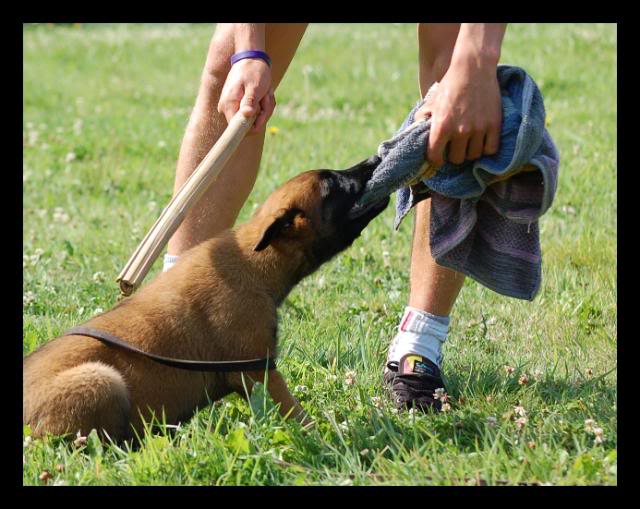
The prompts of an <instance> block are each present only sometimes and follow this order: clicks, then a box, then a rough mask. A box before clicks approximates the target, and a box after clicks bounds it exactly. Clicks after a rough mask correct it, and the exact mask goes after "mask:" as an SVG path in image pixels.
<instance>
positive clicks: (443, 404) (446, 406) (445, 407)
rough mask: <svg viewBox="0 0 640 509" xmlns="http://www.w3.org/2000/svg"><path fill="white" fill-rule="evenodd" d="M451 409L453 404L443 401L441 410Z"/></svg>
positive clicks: (447, 410)
mask: <svg viewBox="0 0 640 509" xmlns="http://www.w3.org/2000/svg"><path fill="white" fill-rule="evenodd" d="M450 410H451V405H450V404H449V403H442V406H441V407H440V411H442V412H449V411H450Z"/></svg>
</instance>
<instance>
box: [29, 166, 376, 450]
mask: <svg viewBox="0 0 640 509" xmlns="http://www.w3.org/2000/svg"><path fill="white" fill-rule="evenodd" d="M379 162H380V159H379V158H378V157H377V156H374V157H371V158H369V159H367V160H365V161H362V162H360V163H359V164H357V165H355V166H353V167H351V168H349V169H347V170H342V171H336V170H312V171H307V172H304V173H301V174H299V175H298V176H296V177H294V178H292V179H291V180H289V181H288V182H286V183H285V184H284V185H282V186H281V187H279V188H278V189H276V190H275V191H274V192H273V193H272V194H271V195H270V196H269V197H268V199H267V200H266V202H265V203H264V204H263V205H262V206H261V207H259V208H258V209H257V210H256V212H255V214H254V215H253V216H252V218H251V219H250V220H249V221H248V222H246V223H244V224H242V225H240V226H238V227H237V228H235V229H231V230H227V231H225V232H223V233H222V234H220V235H218V236H216V237H214V238H211V239H209V240H207V241H205V242H202V243H201V244H199V245H197V246H195V247H193V248H192V249H190V250H189V251H186V252H185V253H183V255H182V256H181V257H180V259H179V260H178V262H177V263H176V264H175V265H174V266H173V267H172V268H171V269H170V270H168V271H167V272H163V273H161V274H159V275H158V276H157V277H156V278H155V279H154V280H153V281H151V282H150V283H148V284H147V285H145V286H143V287H142V288H141V289H140V290H139V291H138V293H137V294H135V295H133V296H131V297H128V298H126V299H124V300H122V301H120V302H119V303H117V304H116V305H115V306H114V307H113V308H112V309H111V310H109V311H107V312H105V313H102V314H100V315H97V316H95V317H93V318H91V319H90V320H89V321H88V322H86V323H85V324H84V325H86V326H88V327H92V328H96V329H100V330H102V331H106V332H108V333H110V334H113V335H116V336H118V337H120V338H123V339H125V340H126V341H127V342H128V343H129V344H131V345H133V346H135V347H137V348H138V349H140V350H143V351H144V352H149V353H153V354H157V355H163V356H171V357H178V358H182V359H194V360H213V361H231V360H243V359H255V358H265V357H269V356H271V357H273V356H274V355H275V352H276V342H277V308H278V306H279V305H280V304H281V303H282V301H283V300H284V299H285V297H286V296H287V295H288V293H289V292H290V291H291V289H292V288H293V287H294V286H295V285H296V284H297V283H298V282H300V280H302V279H303V278H304V277H306V276H308V275H309V274H311V273H312V272H314V271H315V270H316V269H317V268H318V267H320V266H321V265H322V264H323V263H325V262H327V261H328V260H330V259H331V258H333V257H334V256H335V255H336V254H338V253H339V252H341V251H343V250H344V249H346V248H348V247H349V246H350V245H351V244H352V243H353V241H354V240H355V239H356V238H357V237H358V236H359V235H360V233H361V232H362V230H363V229H364V228H365V227H366V226H367V225H368V224H369V222H370V221H371V220H372V219H374V218H375V217H376V216H377V215H378V214H380V213H381V212H382V211H383V210H384V209H385V208H386V206H387V205H388V203H389V197H388V196H387V197H385V198H384V199H381V200H380V201H378V202H376V203H374V204H372V205H370V206H369V208H367V209H364V210H361V211H360V210H358V213H357V215H354V214H353V213H351V214H350V211H351V209H352V208H354V204H355V203H356V201H357V199H358V198H359V197H360V196H361V194H362V192H363V189H364V187H365V184H366V182H367V181H368V180H369V179H370V178H371V175H372V174H373V171H374V169H375V168H376V166H377V165H378V164H379ZM354 210H355V208H354ZM265 368H266V366H265ZM266 379H267V381H266V389H267V391H268V392H269V394H270V396H271V397H272V398H273V400H274V402H275V403H276V404H278V405H279V411H280V413H281V414H282V415H283V416H285V417H291V416H292V417H295V418H296V419H298V420H299V421H300V422H302V423H303V424H307V423H310V420H309V418H308V416H307V415H306V414H305V412H304V410H303V409H302V408H301V406H300V404H299V403H298V401H297V400H296V399H295V397H294V396H293V395H292V394H291V392H290V391H289V388H288V387H287V384H286V382H285V380H284V379H283V377H282V375H281V374H280V373H279V372H278V371H277V369H272V370H269V371H268V372H267V377H266ZM263 380H265V371H264V370H262V371H244V372H231V373H214V372H197V371H186V370H183V369H178V368H175V367H169V366H164V365H161V364H158V363H156V362H154V361H153V360H150V359H149V358H146V357H144V356H142V355H138V354H135V353H132V352H129V351H126V350H123V349H120V348H114V347H112V346H109V345H105V344H104V343H103V342H101V341H98V340H97V339H94V338H90V337H86V336H83V335H73V334H72V335H65V336H61V337H58V338H56V339H54V340H52V341H49V342H48V343H46V344H44V345H43V346H41V347H40V348H38V349H37V350H36V351H34V352H33V353H31V354H30V355H28V356H27V357H25V359H24V360H23V423H24V424H28V425H29V426H30V427H31V429H32V434H33V436H34V437H39V436H43V435H45V434H47V433H49V434H53V435H69V434H75V433H77V432H80V433H81V434H82V435H86V434H87V433H89V431H90V430H92V429H94V428H95V429H96V430H98V431H99V432H100V434H101V436H103V437H104V436H105V434H106V435H107V436H108V437H110V438H111V439H112V440H114V441H121V440H125V439H127V438H130V437H133V436H134V433H135V434H138V436H142V433H143V432H144V423H145V422H149V421H150V420H151V419H152V418H153V417H156V418H159V417H161V416H163V418H164V419H165V422H166V423H167V424H177V423H178V422H181V421H184V420H187V419H188V418H189V417H191V416H192V415H193V414H194V412H195V411H196V410H197V409H198V408H203V407H204V406H206V405H207V404H209V403H210V402H212V401H215V400H218V399H220V398H222V397H224V396H226V395H228V394H230V393H233V392H236V393H238V394H240V395H241V396H244V397H246V395H247V392H249V393H250V392H251V389H252V387H253V384H254V383H255V382H258V381H263Z"/></svg>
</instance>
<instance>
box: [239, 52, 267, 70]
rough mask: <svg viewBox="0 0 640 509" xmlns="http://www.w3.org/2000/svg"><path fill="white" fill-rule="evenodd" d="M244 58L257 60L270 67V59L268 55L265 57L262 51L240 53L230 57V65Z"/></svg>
mask: <svg viewBox="0 0 640 509" xmlns="http://www.w3.org/2000/svg"><path fill="white" fill-rule="evenodd" d="M245 58H259V59H261V60H264V61H265V62H266V63H267V65H268V66H269V67H271V58H269V55H267V54H266V53H265V52H264V51H259V50H248V51H240V52H239V53H236V54H235V55H232V56H231V65H233V64H235V63H236V62H238V61H240V60H242V59H245Z"/></svg>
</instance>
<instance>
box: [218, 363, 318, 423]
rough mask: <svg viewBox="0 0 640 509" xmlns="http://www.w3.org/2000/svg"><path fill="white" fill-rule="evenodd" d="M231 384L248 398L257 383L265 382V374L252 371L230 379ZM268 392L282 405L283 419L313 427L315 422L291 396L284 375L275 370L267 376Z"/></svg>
mask: <svg viewBox="0 0 640 509" xmlns="http://www.w3.org/2000/svg"><path fill="white" fill-rule="evenodd" d="M229 380H230V382H231V384H232V385H233V386H234V387H236V392H238V394H241V395H243V396H245V397H248V395H249V394H251V391H252V390H253V386H254V384H255V383H256V382H259V381H261V380H264V372H258V371H251V372H245V373H244V376H242V374H237V375H236V374H234V375H232V376H231V377H230V378H229ZM267 391H268V392H269V394H270V395H271V398H272V399H273V401H274V402H275V403H276V404H278V405H280V414H281V415H282V416H283V417H287V418H288V417H293V418H295V419H296V420H297V421H298V422H300V423H301V424H302V425H303V426H308V425H311V424H312V422H313V421H311V419H310V418H309V417H308V416H307V414H306V412H305V411H304V409H303V408H302V407H301V406H300V403H298V400H297V399H296V398H295V397H294V396H293V394H291V392H290V391H289V387H287V383H286V382H285V381H284V378H282V375H281V374H280V373H279V372H278V371H276V370H275V369H273V370H270V371H269V373H268V374H267Z"/></svg>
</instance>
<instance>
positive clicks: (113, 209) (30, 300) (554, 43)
mask: <svg viewBox="0 0 640 509" xmlns="http://www.w3.org/2000/svg"><path fill="white" fill-rule="evenodd" d="M212 31H213V27H212V26H211V25H170V26H156V25H124V26H123V25H115V26H81V27H76V28H74V27H72V26H66V27H58V26H56V27H53V28H51V27H47V26H46V25H42V26H38V27H25V29H24V123H23V139H24V162H23V185H24V188H23V198H24V210H23V223H24V226H23V241H24V262H23V278H24V290H23V293H24V299H23V300H24V308H23V319H24V336H23V352H24V354H25V355H26V354H27V353H29V352H31V351H32V350H33V349H35V348H36V347H37V346H38V345H40V344H42V343H44V342H46V341H48V340H49V339H51V338H53V337H55V336H56V335H58V334H59V333H61V332H63V331H64V330H65V329H66V328H68V327H70V326H72V325H77V324H80V323H81V322H83V321H84V320H86V319H88V318H89V317H91V316H92V315H93V314H95V313H96V310H98V309H108V308H109V307H111V306H112V305H113V304H114V303H115V301H116V298H117V296H118V289H117V285H116V284H115V282H114V280H115V278H116V276H117V274H118V273H119V271H120V269H121V268H122V266H123V264H124V263H125V262H126V261H127V259H128V258H129V256H130V254H131V253H132V251H133V249H134V248H135V247H136V246H137V244H138V242H139V241H140V240H141V239H142V237H143V236H144V234H145V233H146V231H147V230H148V228H149V227H150V226H151V225H152V224H153V222H154V221H155V219H156V218H157V217H158V215H159V213H160V211H161V210H162V208H163V207H164V206H165V205H166V203H167V202H168V201H169V199H170V197H171V191H172V188H173V179H174V171H175V162H176V158H177V154H178V149H179V146H180V143H181V140H182V135H183V133H184V128H185V126H186V123H187V120H188V116H189V113H190V110H191V108H192V106H193V103H194V100H195V94H196V91H197V88H198V83H199V75H200V72H201V69H202V65H203V63H204V59H205V55H206V52H207V46H208V43H209V39H210V37H211V34H212ZM616 39H617V34H616V26H615V25H589V24H585V25H572V24H549V25H546V24H544V25H542V24H532V25H525V24H521V25H512V26H510V27H509V29H508V31H507V35H506V37H505V43H504V47H503V52H502V59H501V62H502V63H510V64H515V65H519V66H522V67H524V68H525V69H526V70H527V71H528V72H529V73H530V74H531V75H532V76H533V77H534V79H535V80H536V81H537V83H538V85H539V86H540V88H541V90H542V92H543V95H544V97H545V105H546V109H547V116H548V123H549V127H548V128H549V130H550V132H551V135H552V136H553V138H554V140H555V142H556V144H557V146H558V148H559V150H560V152H561V157H562V162H561V171H560V180H559V187H558V192H557V195H556V199H555V203H554V205H553V207H552V208H551V210H550V211H549V212H548V213H547V214H546V215H545V216H544V217H543V218H542V220H541V241H542V247H543V284H542V288H541V290H540V293H539V295H538V296H537V297H536V299H535V300H534V301H533V302H523V301H517V300H514V299H510V298H507V297H503V296H500V295H498V294H496V293H493V292H491V291H490V290H488V289H485V288H484V287H482V286H480V285H479V284H477V283H475V282H474V281H473V280H470V279H467V281H466V283H465V286H464V288H463V290H462V292H461V295H460V298H459V300H458V303H457V304H456V307H455V308H454V312H453V314H452V321H451V324H452V325H451V333H450V337H449V341H448V342H447V344H446V346H445V366H444V374H445V377H446V382H447V388H448V392H449V395H450V397H451V400H452V409H451V411H450V412H446V413H440V414H437V415H433V414H431V415H422V414H414V415H412V414H409V413H402V412H401V413H396V412H394V411H393V410H392V406H391V404H390V401H389V400H387V398H386V396H385V394H384V392H383V389H382V385H381V378H382V368H383V364H384V360H385V357H386V350H387V346H388V342H389V340H390V339H391V338H392V337H393V335H394V333H395V330H394V329H395V327H396V325H397V321H398V318H399V316H400V314H401V313H402V310H403V309H404V306H405V303H406V300H407V292H408V267H409V255H410V239H411V230H412V224H411V223H412V221H411V220H410V219H409V220H407V221H405V222H404V223H403V225H402V227H401V228H400V230H399V231H398V232H394V231H393V228H392V223H393V218H394V207H393V206H390V207H389V208H388V209H387V210H386V211H385V212H384V213H383V214H382V215H381V216H380V217H379V218H377V219H376V220H375V221H374V222H373V223H372V224H371V225H370V227H369V228H368V229H367V230H365V231H364V233H363V235H362V237H361V239H360V240H358V241H357V242H356V243H355V244H354V246H353V247H352V248H351V249H350V250H348V251H347V252H345V253H343V254H342V255H340V256H339V257H337V258H336V259H335V260H333V261H332V262H331V263H329V264H327V265H326V266H324V267H323V268H322V269H321V270H319V271H318V272H317V273H316V274H314V275H313V276H312V277H310V278H308V279H307V280H305V281H304V282H303V283H302V284H300V286H298V287H297V288H296V289H295V290H294V291H293V292H292V293H291V295H290V296H289V298H288V299H287V300H286V302H285V303H284V305H283V306H282V308H281V312H280V345H281V346H280V348H281V354H280V359H281V360H280V362H279V366H280V367H281V370H282V372H283V374H284V375H285V377H286V379H287V380H288V381H289V384H290V386H291V387H292V388H294V387H295V388H296V390H295V392H296V394H297V395H298V396H299V398H300V400H301V402H302V404H303V405H304V407H305V408H306V409H307V411H308V412H309V413H311V414H312V415H313V417H314V418H315V419H316V420H317V421H318V422H319V425H318V426H317V428H316V429H315V430H313V431H311V432H305V431H303V430H301V429H300V427H299V426H298V425H297V424H294V423H289V422H284V421H282V419H281V418H280V417H279V416H277V415H276V413H274V410H273V408H272V407H271V406H270V405H269V402H268V401H267V403H266V404H263V401H262V399H261V394H260V392H259V391H258V392H256V393H255V394H254V395H253V398H254V402H253V404H252V405H249V404H247V403H246V402H244V401H243V400H241V399H240V398H234V397H232V398H227V399H226V400H223V401H221V402H217V403H216V404H214V405H212V406H210V407H208V408H204V409H202V410H201V411H200V412H199V413H198V414H197V415H196V416H195V417H194V418H193V419H192V420H190V421H189V422H185V423H183V424H182V425H181V426H180V427H179V429H178V430H177V431H175V433H172V432H168V433H164V434H155V435H153V434H149V435H147V436H145V438H144V443H143V445H142V447H141V448H139V449H138V450H135V451H130V450H123V449H119V448H117V447H115V446H104V447H103V446H101V445H100V444H99V443H97V442H96V441H94V440H93V439H92V437H90V439H89V442H88V445H87V446H86V447H81V448H75V447H73V446H70V445H67V444H65V443H64V442H61V441H60V440H59V439H56V438H51V439H47V440H34V441H31V440H30V438H25V445H24V449H23V450H24V467H23V482H24V484H29V485H31V484H42V482H41V481H40V480H39V476H40V474H41V473H42V472H43V471H44V470H45V469H48V470H49V471H50V472H51V474H52V479H51V480H50V481H49V484H68V485H78V484H82V485H98V484H109V485H111V484H119V485H122V484H126V485H129V484H154V485H167V484H170V485H184V484H189V485H191V484H198V485H200V484H202V485H211V484H217V485H222V484H233V485H235V484H259V485H274V484H287V485H292V484H293V485H297V484H303V485H304V484H323V485H326V484H354V485H361V484H406V485H409V484H465V483H475V482H476V481H477V480H478V479H481V480H483V481H486V482H487V483H488V484H502V483H503V482H507V483H509V484H517V483H551V484H616V483H617V459H616V454H617V407H616V404H617V403H616V399H617V388H616V384H617V372H616V365H617V364H616V363H617V360H616V357H617V356H616V344H617V327H616V320H617V310H616V266H617V253H616V239H617V233H616V229H617V224H616V212H617V197H616V182H617V168H616V138H617V133H616V121H617V111H616V86H617V76H616V52H617V41H616ZM276 96H277V100H278V106H277V108H276V111H275V114H274V116H273V117H272V119H271V121H270V124H269V125H270V126H276V127H278V128H279V130H278V132H277V133H276V134H270V135H268V140H267V142H266V146H265V151H264V158H263V161H262V166H261V174H260V176H259V178H258V182H257V184H256V187H255V189H254V191H253V193H252V194H251V196H250V197H249V200H248V201H247V203H246V205H245V208H244V209H243V211H242V214H241V217H240V220H244V219H246V218H247V217H249V215H250V214H251V211H252V210H253V209H254V208H255V207H256V206H257V204H259V203H261V202H262V201H263V200H264V199H265V197H266V196H267V195H268V194H269V193H270V192H271V191H272V190H273V189H274V188H275V187H276V186H277V185H279V184H281V183H283V182H284V181H285V180H287V179H289V178H290V177H292V176H294V175H296V174H297V173H299V172H301V171H304V170H307V169H312V168H317V167H324V168H344V167H347V166H349V165H352V164H354V163H355V162H357V161H359V160H361V159H364V158H365V157H368V156H369V155H371V154H372V153H374V152H375V150H376V148H377V145H378V143H379V142H380V141H382V140H384V139H387V138H388V137H390V136H391V135H392V134H393V133H394V132H395V130H396V129H397V127H398V126H399V125H400V123H401V122H402V120H403V119H404V117H405V115H406V113H407V111H408V110H409V109H410V108H411V107H412V106H413V104H415V101H416V100H417V99H418V85H417V43H416V37H415V26H414V25H391V24H390V25H368V24H364V25H324V24H317V25H311V27H310V28H309V30H308V31H307V34H306V35H305V37H304V39H303V41H302V44H301V47H300V50H299V53H298V54H297V56H296V57H295V59H294V61H293V63H292V65H291V67H290V69H289V72H288V74H287V76H286V77H285V79H284V81H283V82H282V84H281V87H280V89H279V90H278V93H277V94H276ZM160 266H161V263H160V262H158V263H157V264H156V265H155V266H154V272H153V273H152V274H150V275H149V276H148V277H149V278H151V277H153V274H154V273H155V272H157V271H158V270H159V269H160ZM505 366H512V367H514V368H515V371H514V372H513V373H512V374H511V375H508V374H507V372H506V370H505V369H504V367H505ZM349 371H353V372H355V384H352V385H349V384H346V383H345V375H346V373H347V372H349ZM534 373H536V375H535V378H534ZM522 374H528V376H529V379H530V383H529V384H527V385H520V384H519V383H518V379H519V377H520V376H521V375H522ZM377 397H381V399H380V400H378V399H376V398H377ZM372 398H373V399H372ZM518 405H520V406H522V407H523V408H524V409H525V411H526V417H527V422H526V424H525V425H524V426H523V428H522V429H521V430H519V429H518V427H517V425H516V422H515V419H516V417H517V416H516V415H515V413H514V408H515V407H516V406H518ZM586 419H594V420H595V421H596V424H595V426H596V427H600V428H602V437H603V441H602V443H595V442H596V441H595V440H594V438H595V435H594V434H593V433H590V432H588V431H586V430H585V420H586ZM25 433H28V430H26V431H25ZM57 465H63V466H64V468H63V469H62V471H61V472H59V471H58V470H57V469H56V467H57Z"/></svg>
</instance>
